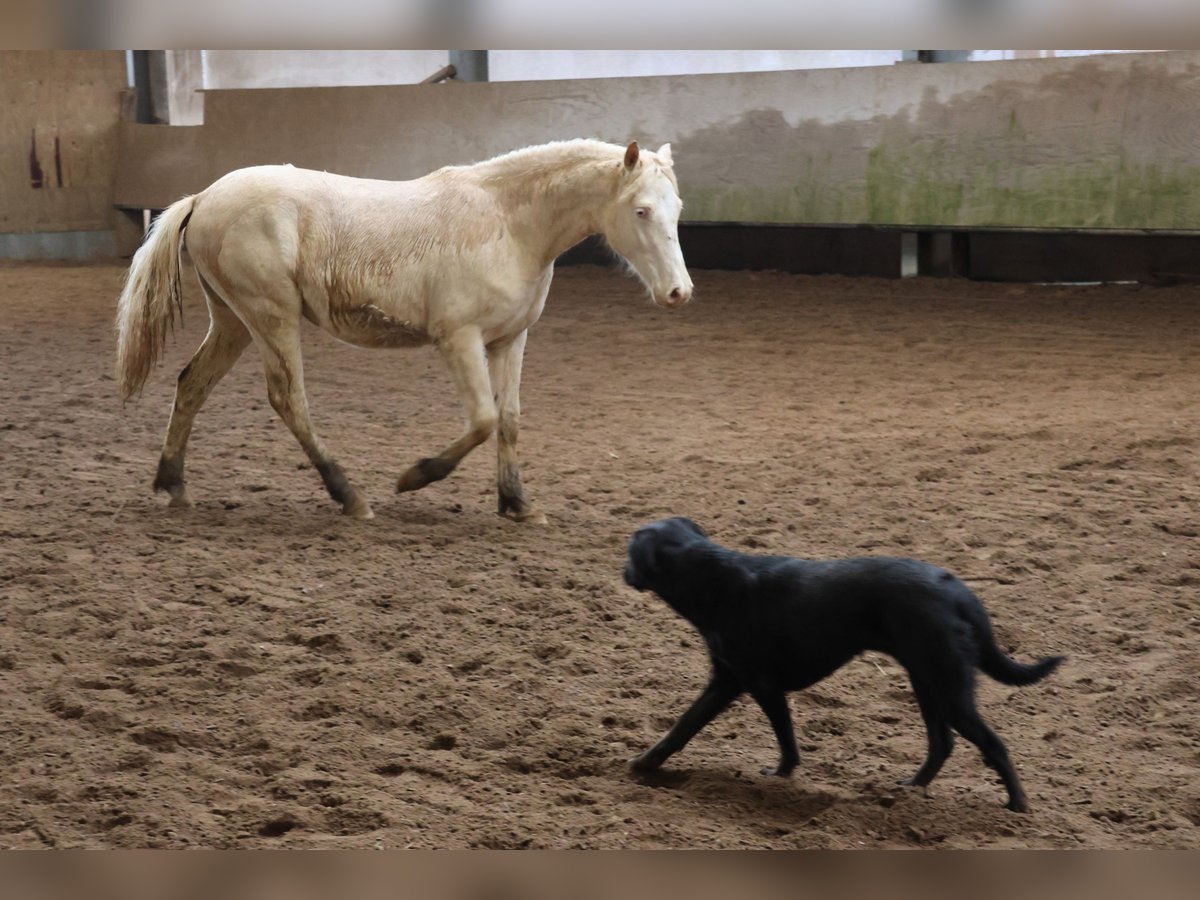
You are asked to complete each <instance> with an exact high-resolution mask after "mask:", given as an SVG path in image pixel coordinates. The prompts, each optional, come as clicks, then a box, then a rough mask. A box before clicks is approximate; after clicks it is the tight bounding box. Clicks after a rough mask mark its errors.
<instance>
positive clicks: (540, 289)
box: [117, 140, 692, 520]
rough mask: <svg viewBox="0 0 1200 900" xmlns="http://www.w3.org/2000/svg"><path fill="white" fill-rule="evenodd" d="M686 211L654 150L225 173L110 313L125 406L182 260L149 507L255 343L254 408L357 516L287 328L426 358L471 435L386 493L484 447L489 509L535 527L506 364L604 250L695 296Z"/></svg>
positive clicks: (148, 361)
mask: <svg viewBox="0 0 1200 900" xmlns="http://www.w3.org/2000/svg"><path fill="white" fill-rule="evenodd" d="M681 209H682V202H681V200H680V198H679V191H678V185H677V183H676V180H675V176H674V173H673V171H672V158H671V150H670V145H669V144H668V145H664V146H663V147H661V148H660V149H659V150H658V151H657V152H650V151H644V150H639V148H638V146H637V144H636V143H632V144H630V145H629V146H628V147H621V146H618V145H614V144H605V143H601V142H599V141H588V140H576V141H563V142H556V143H552V144H545V145H542V146H537V147H528V148H525V149H523V150H516V151H513V152H512V153H508V154H505V155H503V156H498V157H496V158H494V159H491V160H487V161H485V162H481V163H477V164H475V165H472V166H449V167H446V168H442V169H439V170H437V171H435V172H433V173H431V174H429V175H426V176H424V177H423V178H418V179H415V180H412V181H400V182H395V181H375V180H367V179H359V178H348V177H344V176H340V175H331V174H328V173H324V172H314V171H309V170H305V169H296V168H292V167H291V166H259V167H254V168H248V169H240V170H238V171H235V172H232V173H230V174H229V175H226V176H224V177H223V178H221V179H219V180H218V181H216V182H215V183H214V184H213V185H212V186H210V187H209V188H208V189H206V190H204V191H202V192H201V193H199V194H196V195H194V196H191V197H186V198H184V199H182V200H180V201H179V202H177V203H175V204H173V205H171V206H170V207H168V208H167V209H166V210H165V211H164V212H163V213H162V215H161V216H159V218H158V219H157V220H156V222H155V225H154V226H153V228H152V230H151V233H150V234H149V236H148V237H147V240H146V242H145V244H143V246H142V247H141V248H140V249H139V250H138V252H137V253H136V254H135V256H134V258H133V263H132V265H131V267H130V271H129V275H128V278H127V281H126V284H125V288H124V290H123V292H122V294H121V297H120V301H119V303H118V312H117V338H118V340H117V343H118V348H117V374H118V378H119V381H120V384H121V388H122V390H123V392H124V394H125V396H126V397H127V398H128V397H132V396H134V395H135V394H137V393H138V392H139V391H140V389H141V387H142V385H143V384H144V383H145V381H146V378H147V377H148V376H149V373H150V371H151V369H152V368H153V366H154V364H155V362H156V361H157V360H158V359H159V358H160V356H161V354H162V351H163V346H164V343H165V340H166V333H167V330H168V328H170V327H172V326H173V321H174V317H175V314H176V311H177V310H178V309H179V308H180V297H181V289H180V249H181V246H183V245H184V241H185V236H186V249H187V251H188V254H189V255H190V257H191V260H192V262H193V264H194V266H195V268H196V272H197V275H198V277H199V280H200V285H201V287H202V289H203V292H204V296H205V299H206V300H207V303H208V311H209V316H210V325H209V330H208V334H207V336H206V337H205V339H204V342H203V343H202V344H201V345H200V348H199V349H198V350H197V351H196V353H195V355H194V356H193V357H192V359H191V361H190V362H189V363H188V364H187V366H186V367H185V368H184V369H183V371H182V372H180V374H179V382H178V386H177V388H176V392H175V404H174V407H173V409H172V412H171V418H170V422H169V424H168V426H167V435H166V439H165V441H164V444H163V450H162V457H161V459H160V461H159V467H158V473H157V476H156V478H155V480H154V488H155V490H159V491H162V490H165V491H167V492H168V493H169V494H170V497H171V501H170V503H171V505H172V506H189V505H190V504H191V500H190V498H189V496H188V491H187V487H186V483H185V480H184V454H185V450H186V447H187V441H188V435H189V433H190V432H191V428H192V422H193V420H194V419H195V416H196V413H197V412H198V411H199V409H200V407H201V406H202V405H203V403H204V401H205V400H206V399H207V397H208V395H209V393H210V391H211V390H212V388H213V386H214V385H215V384H216V383H217V382H218V381H219V380H220V379H221V377H222V376H224V375H225V374H226V373H227V372H228V371H229V369H230V368H231V367H232V366H233V364H234V363H235V362H236V361H237V359H238V357H239V356H240V355H241V354H242V352H243V351H244V350H245V349H246V347H247V346H248V345H249V344H250V343H251V342H252V341H253V342H254V344H255V345H256V346H257V348H258V351H259V354H260V356H261V357H262V362H263V366H264V369H265V372H266V380H267V391H268V397H269V398H270V402H271V405H272V407H273V408H274V409H275V411H276V412H277V413H278V414H279V416H280V418H281V419H283V421H284V422H285V423H286V424H287V426H288V428H289V429H291V431H292V433H293V434H294V435H295V436H296V439H297V440H298V441H299V442H300V444H301V446H302V447H303V448H304V450H305V452H306V453H307V454H308V457H309V459H310V460H311V461H312V463H313V465H314V467H315V468H316V469H317V471H318V472H319V473H320V474H321V477H322V479H323V480H324V482H325V486H326V488H327V489H328V491H329V493H330V495H331V496H332V497H333V499H334V500H336V501H337V502H339V503H341V504H342V511H343V512H344V513H345V514H346V515H349V516H354V517H357V518H370V517H371V516H372V515H373V513H372V511H371V507H370V504H369V503H368V501H367V498H366V497H365V496H364V495H363V494H362V492H361V491H360V490H359V489H358V488H356V487H355V486H354V485H353V484H352V483H351V482H350V481H349V479H348V478H347V477H346V475H345V473H344V472H343V470H342V468H341V466H340V465H339V464H338V463H337V461H336V460H335V459H334V457H333V456H332V455H331V454H330V453H329V451H328V450H326V448H325V446H324V444H323V443H322V442H321V440H320V439H319V438H318V437H317V434H316V431H315V430H314V428H313V423H312V420H311V419H310V417H309V411H308V402H307V400H306V397H305V392H304V370H303V363H302V360H301V353H300V320H301V318H306V319H308V320H309V321H310V322H312V323H314V324H316V325H318V326H319V327H321V328H323V329H325V330H326V331H328V332H330V333H331V334H333V335H334V336H336V337H337V338H339V339H341V340H343V341H346V342H348V343H351V344H355V345H358V346H362V347H411V346H418V345H423V344H433V345H434V346H436V347H437V349H438V350H439V351H440V353H441V355H442V356H443V358H444V359H445V361H446V363H447V365H448V366H449V368H450V371H451V373H452V375H453V378H454V383H455V385H456V387H457V390H458V393H459V395H460V397H461V400H462V402H463V404H464V406H465V407H466V413H467V428H466V431H465V433H463V434H462V436H461V437H459V438H458V440H456V441H454V442H453V443H452V444H451V445H450V446H448V447H446V448H445V449H444V450H442V451H441V452H440V453H439V454H438V455H436V456H434V457H431V458H427V459H421V460H419V461H418V462H417V463H415V464H414V465H412V466H411V467H410V468H409V469H408V470H407V471H406V472H405V473H404V474H403V475H401V477H400V479H399V482H398V484H397V490H398V491H410V490H416V489H417V488H421V487H424V486H425V485H427V484H429V483H431V482H433V481H438V480H440V479H442V478H445V477H446V476H447V475H448V474H449V473H450V472H451V471H453V470H454V468H455V466H457V465H458V463H459V462H460V461H461V460H462V459H463V457H464V456H466V454H467V453H469V452H470V451H471V450H472V449H473V448H475V447H477V446H478V445H479V444H481V443H483V442H484V441H486V440H487V439H488V438H489V437H490V436H491V435H492V434H493V433H495V434H496V436H497V448H498V450H497V452H498V467H497V488H498V492H499V509H500V512H501V513H502V514H507V515H509V516H511V517H513V518H515V519H517V520H529V519H534V520H543V517H542V516H541V514H540V513H539V512H538V511H537V509H536V508H535V506H534V504H533V503H532V502H530V501H529V500H528V499H527V498H526V496H525V494H524V491H523V489H522V485H521V475H520V466H519V463H518V459H517V451H516V444H517V430H518V420H519V416H520V399H519V389H520V381H521V363H522V358H523V356H524V351H525V339H526V335H527V333H528V329H529V327H530V326H531V325H532V324H533V323H534V322H536V321H537V319H538V317H539V316H540V315H541V312H542V308H543V305H544V304H545V301H546V294H547V292H548V291H549V288H550V280H551V277H552V276H553V272H554V260H555V258H556V257H557V256H558V255H559V254H561V253H562V252H563V251H565V250H567V249H568V248H570V247H571V246H573V245H574V244H576V243H578V242H579V241H580V240H582V239H583V238H584V237H586V236H588V235H589V234H603V235H604V236H605V237H606V238H607V240H608V242H609V244H610V245H611V246H612V247H613V249H614V250H616V251H617V252H618V253H619V254H620V255H621V256H623V257H624V258H625V260H626V261H627V262H628V263H629V264H630V266H631V268H632V269H633V270H634V272H635V273H636V274H638V275H639V276H640V277H641V279H642V280H643V282H645V284H646V286H647V287H648V289H649V291H650V293H651V296H652V297H653V299H654V301H655V302H656V303H657V304H658V305H659V306H662V307H665V308H668V309H674V308H677V307H679V306H682V305H683V304H684V303H686V302H687V301H688V299H689V298H690V297H691V292H692V281H691V278H690V277H689V276H688V272H687V269H686V267H685V265H684V260H683V254H682V252H681V251H680V247H679V237H678V222H679V214H680V210H681Z"/></svg>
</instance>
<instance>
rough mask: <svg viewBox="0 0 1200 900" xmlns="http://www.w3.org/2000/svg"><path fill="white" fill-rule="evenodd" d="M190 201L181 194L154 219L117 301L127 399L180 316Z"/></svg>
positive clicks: (137, 389)
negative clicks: (181, 255) (182, 255)
mask: <svg viewBox="0 0 1200 900" xmlns="http://www.w3.org/2000/svg"><path fill="white" fill-rule="evenodd" d="M195 200H196V198H195V196H191V197H184V198H183V199H182V200H179V201H177V202H175V203H172V204H171V205H170V206H168V207H167V208H166V209H165V210H163V212H162V214H161V215H160V216H159V217H158V218H157V219H155V220H154V224H153V225H151V226H150V233H149V234H148V235H147V236H146V240H145V242H144V243H143V244H142V246H141V247H139V248H138V251H137V253H135V254H134V255H133V263H132V264H131V265H130V267H129V274H128V275H127V276H126V278H125V287H124V288H123V289H122V290H121V298H120V300H118V301H117V321H116V330H117V381H118V383H119V384H120V385H121V393H122V395H123V396H124V397H125V399H126V400H128V399H130V398H131V397H133V395H134V394H137V393H140V392H141V390H142V385H144V384H145V383H146V379H147V378H148V377H149V375H150V370H151V369H152V368H153V367H154V364H155V363H157V362H158V360H159V358H160V357H161V356H162V352H163V346H164V345H165V344H166V340H167V329H171V330H174V327H175V313H176V311H178V312H179V315H180V317H181V318H182V316H183V290H182V288H181V287H180V283H179V269H180V261H179V250H180V245H181V244H182V243H183V230H184V228H186V227H187V223H188V219H189V218H190V217H191V215H192V206H193V205H194V203H195Z"/></svg>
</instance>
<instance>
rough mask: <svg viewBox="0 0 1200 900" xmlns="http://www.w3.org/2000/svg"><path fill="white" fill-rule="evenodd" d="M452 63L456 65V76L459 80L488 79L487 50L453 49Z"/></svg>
mask: <svg viewBox="0 0 1200 900" xmlns="http://www.w3.org/2000/svg"><path fill="white" fill-rule="evenodd" d="M450 65H452V66H454V77H455V78H456V79H458V80H459V81H487V80H488V52H487V51H486V50H451V51H450Z"/></svg>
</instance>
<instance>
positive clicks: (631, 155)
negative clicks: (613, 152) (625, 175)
mask: <svg viewBox="0 0 1200 900" xmlns="http://www.w3.org/2000/svg"><path fill="white" fill-rule="evenodd" d="M637 161H638V145H637V141H630V142H629V146H628V147H626V148H625V168H627V169H632V168H633V167H634V166H635V165H637Z"/></svg>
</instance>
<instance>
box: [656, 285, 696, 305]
mask: <svg viewBox="0 0 1200 900" xmlns="http://www.w3.org/2000/svg"><path fill="white" fill-rule="evenodd" d="M691 299H692V287H691V285H688V286H687V287H678V286H677V287H673V288H671V290H670V293H668V294H667V295H666V296H665V297H659V296H656V297H655V298H654V302H655V303H656V304H658V305H659V306H661V307H662V308H663V309H679V308H680V307H681V306H683V305H684V304H685V303H687V302H688V301H689V300H691Z"/></svg>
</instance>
